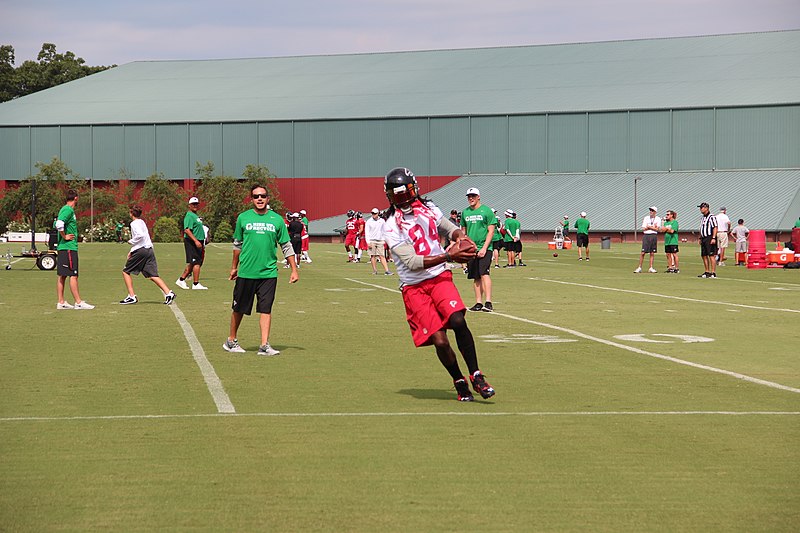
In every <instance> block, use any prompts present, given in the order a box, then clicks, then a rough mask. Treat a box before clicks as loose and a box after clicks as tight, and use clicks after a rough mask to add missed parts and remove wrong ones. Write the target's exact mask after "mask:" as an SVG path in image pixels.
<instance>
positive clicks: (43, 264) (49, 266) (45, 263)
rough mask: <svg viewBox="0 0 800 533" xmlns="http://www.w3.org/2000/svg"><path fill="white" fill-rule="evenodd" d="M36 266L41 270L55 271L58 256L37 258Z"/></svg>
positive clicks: (47, 255) (49, 255) (51, 255)
mask: <svg viewBox="0 0 800 533" xmlns="http://www.w3.org/2000/svg"><path fill="white" fill-rule="evenodd" d="M36 266H37V267H39V270H53V269H54V268H55V267H56V256H54V255H53V254H44V255H40V256H39V257H37V258H36Z"/></svg>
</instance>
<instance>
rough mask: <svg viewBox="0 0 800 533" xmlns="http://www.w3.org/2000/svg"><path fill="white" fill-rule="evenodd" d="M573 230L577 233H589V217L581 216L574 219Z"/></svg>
mask: <svg viewBox="0 0 800 533" xmlns="http://www.w3.org/2000/svg"><path fill="white" fill-rule="evenodd" d="M575 231H576V232H578V233H583V234H585V235H589V219H588V218H585V217H581V218H579V219H578V220H576V221H575Z"/></svg>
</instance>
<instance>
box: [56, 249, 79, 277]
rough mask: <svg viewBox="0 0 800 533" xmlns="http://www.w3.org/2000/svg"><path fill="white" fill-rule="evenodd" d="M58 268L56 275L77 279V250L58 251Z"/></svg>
mask: <svg viewBox="0 0 800 533" xmlns="http://www.w3.org/2000/svg"><path fill="white" fill-rule="evenodd" d="M57 260H58V263H57V264H58V267H57V270H56V273H57V274H58V275H59V276H75V277H76V278H77V277H78V251H77V250H59V251H58V256H57Z"/></svg>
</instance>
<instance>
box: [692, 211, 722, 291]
mask: <svg viewBox="0 0 800 533" xmlns="http://www.w3.org/2000/svg"><path fill="white" fill-rule="evenodd" d="M697 207H699V208H700V213H701V214H702V215H703V219H702V221H701V223H700V255H701V256H702V258H703V266H704V267H705V269H706V271H705V272H703V273H702V274H700V275H699V276H697V277H698V278H716V277H717V272H716V271H717V260H716V259H715V256H716V255H717V217H715V216H714V215H712V214H711V211H710V210H709V208H708V203H707V202H703V203H702V204H700V205H698V206H697Z"/></svg>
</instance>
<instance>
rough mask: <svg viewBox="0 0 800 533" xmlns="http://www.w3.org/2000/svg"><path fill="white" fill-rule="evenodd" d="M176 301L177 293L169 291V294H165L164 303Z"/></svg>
mask: <svg viewBox="0 0 800 533" xmlns="http://www.w3.org/2000/svg"><path fill="white" fill-rule="evenodd" d="M174 301H175V293H174V292H172V291H169V294H165V295H164V305H171V304H172V302H174Z"/></svg>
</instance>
